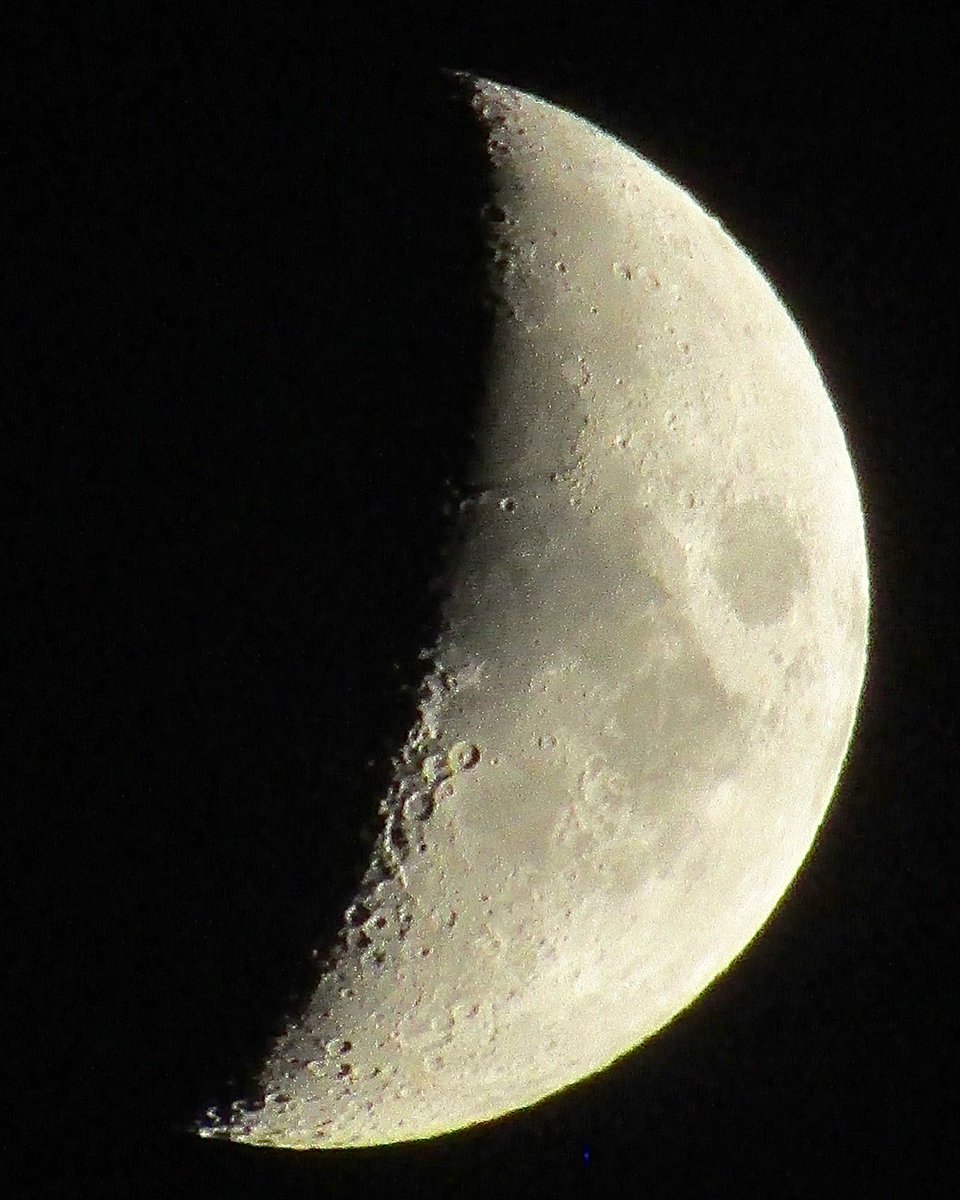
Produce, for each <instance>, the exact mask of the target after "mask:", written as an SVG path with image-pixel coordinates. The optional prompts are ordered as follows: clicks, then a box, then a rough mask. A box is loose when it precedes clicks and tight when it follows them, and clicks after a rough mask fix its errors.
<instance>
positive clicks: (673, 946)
mask: <svg viewBox="0 0 960 1200" xmlns="http://www.w3.org/2000/svg"><path fill="white" fill-rule="evenodd" d="M471 79H472V77H471ZM472 87H473V91H474V96H473V106H474V109H475V112H476V114H477V117H478V119H480V120H481V121H482V122H483V123H484V126H485V128H486V130H487V134H488V151H489V157H490V161H491V164H492V169H493V176H494V185H495V191H496V195H495V201H496V205H495V208H494V210H493V211H492V213H491V214H490V218H489V230H490V233H489V236H490V243H491V247H492V254H491V267H490V271H491V283H492V285H493V287H494V289H495V292H496V295H497V298H498V299H497V318H496V331H495V336H494V345H493V350H492V355H491V359H490V368H489V378H488V381H487V394H488V397H489V402H488V404H487V406H486V415H485V422H484V428H483V429H482V431H481V435H480V437H479V440H478V446H479V451H478V453H477V456H476V461H475V464H474V473H473V478H472V481H471V482H472V484H473V485H474V486H473V489H472V491H471V492H470V495H471V499H470V500H469V502H466V503H465V504H464V506H463V507H464V512H463V525H462V537H461V540H460V542H459V550H458V553H457V555H456V558H455V560H454V565H453V567H452V571H451V575H450V581H449V598H448V601H447V603H446V608H445V611H444V622H443V630H442V633H441V635H440V637H439V638H438V640H437V643H436V645H435V646H433V647H432V648H430V652H429V658H430V668H429V671H428V673H427V675H426V678H425V681H424V686H423V693H422V701H421V705H420V709H419V719H418V720H417V722H416V724H415V726H414V727H413V728H412V729H411V731H410V734H409V737H408V739H407V742H406V744H405V745H404V746H403V747H402V748H401V749H400V750H399V752H398V754H397V756H396V759H395V762H394V774H393V782H392V784H391V786H390V788H389V791H388V794H387V795H386V796H385V797H384V798H383V800H382V802H381V805H380V812H381V817H382V832H381V834H380V837H379V841H378V843H377V847H376V851H375V854H374V857H373V861H372V862H371V864H370V868H369V870H368V872H367V873H366V876H365V877H364V879H363V881H362V884H361V886H360V889H359V891H358V894H357V896H356V899H355V901H354V903H353V904H352V905H351V906H350V908H349V909H348V911H347V912H346V913H345V914H344V919H343V927H342V933H341V936H340V939H339V942H338V945H337V947H336V949H335V950H334V951H333V952H332V953H331V955H330V956H329V959H328V960H327V961H326V962H325V963H324V964H323V966H324V969H323V972H322V976H321V978H320V980H319V983H318V986H317V989H316V993H315V995H314V996H313V998H312V1000H311V1001H310V1003H309V1005H308V1006H307V1008H306V1010H305V1011H304V1012H303V1013H302V1014H300V1015H299V1016H298V1018H297V1019H296V1020H295V1021H293V1022H292V1023H291V1024H290V1027H289V1028H288V1029H287V1030H286V1032H285V1033H284V1035H283V1036H282V1037H281V1038H279V1040H278V1041H277V1043H276V1045H275V1046H274V1047H273V1049H272V1052H271V1053H270V1055H269V1058H268V1060H267V1061H266V1063H265V1065H264V1067H263V1070H262V1074H261V1077H260V1085H261V1087H262V1096H261V1097H258V1098H257V1100H256V1101H254V1102H248V1103H244V1102H240V1103H237V1104H235V1105H234V1106H233V1108H232V1110H231V1111H230V1112H229V1113H227V1114H225V1115H223V1116H217V1115H216V1114H214V1113H212V1112H211V1114H209V1116H210V1119H209V1122H208V1123H205V1124H204V1125H203V1126H202V1127H201V1128H200V1130H199V1132H200V1133H201V1134H203V1135H206V1136H222V1137H227V1138H230V1139H232V1140H234V1141H239V1142H252V1143H258V1144H264V1145H271V1146H282V1147H292V1148H297V1149H310V1148H317V1147H345V1146H365V1145H373V1144H381V1143H389V1142H396V1141H403V1140H409V1139H418V1138H427V1137H432V1136H435V1135H438V1134H441V1133H445V1132H448V1131H450V1130H453V1129H457V1128H462V1127H464V1126H468V1125H472V1124H475V1123H477V1122H482V1121H488V1120H491V1119H493V1118H496V1117H498V1116H501V1115H502V1114H504V1113H507V1112H509V1111H512V1110H515V1109H518V1108H522V1107H525V1106H528V1105H531V1104H533V1103H535V1102H537V1101H538V1100H540V1099H542V1098H543V1097H546V1096H548V1095H550V1094H551V1093H554V1092H556V1091H558V1090H560V1089H562V1088H564V1087H567V1086H568V1085H570V1084H571V1083H573V1082H575V1081H577V1080H580V1079H582V1078H584V1077H586V1076H589V1075H591V1074H593V1073H594V1072H597V1071H599V1070H601V1069H602V1068H603V1067H605V1066H606V1065H607V1064H609V1063H611V1062H612V1061H613V1060H614V1059H616V1058H618V1057H619V1056H621V1055H623V1054H625V1053H626V1052H628V1051H629V1050H631V1049H632V1048H633V1047H635V1046H637V1045H639V1044H640V1043H642V1042H644V1041H645V1040H646V1039H648V1038H650V1037H651V1036H652V1035H653V1034H655V1033H656V1031H657V1030H658V1029H660V1028H661V1027H662V1026H663V1025H665V1024H666V1023H667V1022H669V1021H670V1020H671V1019H672V1018H673V1017H674V1016H676V1014H678V1013H679V1012H681V1011H682V1010H683V1009H684V1008H686V1007H687V1006H688V1005H689V1004H691V1003H692V1002H693V1001H694V1000H695V999H696V997H697V996H698V995H699V994H700V993H701V992H702V991H703V990H704V988H706V987H707V985H708V984H709V983H710V982H711V980H713V979H714V978H715V977H716V976H717V975H718V974H719V973H720V972H722V971H724V970H725V969H726V968H727V967H728V966H729V965H730V964H731V962H732V961H733V960H734V959H735V958H736V957H737V956H738V955H739V954H740V953H741V952H742V951H743V950H744V948H745V947H746V946H747V944H748V943H749V942H750V941H751V939H753V938H754V937H755V935H756V934H757V932H758V931H759V930H760V928H761V927H762V926H763V925H764V923H765V922H766V921H767V919H768V917H769V916H770V914H771V912H772V911H773V909H774V908H775V906H776V905H777V903H778V901H779V899H780V898H781V897H782V896H783V894H784V892H785V891H786V889H787V888H788V887H789V885H790V882H791V880H792V879H793V877H794V875H795V874H796V872H797V870H798V868H799V867H800V865H801V863H802V862H803V860H804V858H805V856H806V855H807V853H808V851H809V849H810V847H811V845H812V843H813V840H814V838H815V835H816V832H817V829H818V827H819V825H820V823H821V821H822V820H823V817H824V814H825V812H826V809H827V807H828V804H829V802H830V799H831V796H832V794H833V792H834V790H835V787H836V784H837V781H838V778H839V775H840V772H841V770H842V767H843V763H844V759H845V756H846V754H847V751H848V747H849V744H850V740H851V737H852V733H853V730H854V725H855V721H856V714H857V708H858V703H859V697H860V693H861V689H862V685H863V680H864V673H865V665H866V655H867V641H868V569H867V556H866V547H865V538H864V522H863V514H862V511H861V506H860V500H859V494H858V488H857V483H856V477H855V473H854V470H853V466H852V464H851V460H850V456H849V453H848V450H847V447H846V444H845V440H844V436H843V432H842V429H841V426H840V423H839V421H838V418H837V415H836V413H835V411H834V408H833V405H832V404H831V401H830V398H829V396H828V394H827V392H826V390H825V387H824V383H823V381H822V379H821V376H820V374H819V372H818V369H817V366H816V364H815V362H814V359H813V357H812V355H811V352H810V350H809V349H808V347H807V345H806V343H805V341H804V339H803V337H802V335H801V333H800V332H799V331H798V329H797V327H796V325H795V324H794V322H793V320H792V319H791V317H790V316H789V314H788V313H787V311H786V310H785V308H784V306H783V304H782V303H781V301H780V300H779V298H778V297H777V295H776V294H775V292H774V291H773V289H772V288H771V286H770V284H769V283H768V282H767V281H766V280H765V279H764V277H763V276H762V275H761V273H760V271H759V270H758V269H757V267H756V266H755V265H754V263H753V262H752V261H751V260H750V258H749V257H748V256H747V254H746V253H745V252H744V251H743V250H742V249H740V248H739V246H737V245H736V243H735V242H734V241H733V240H732V239H731V237H730V236H729V235H728V234H727V233H726V232H725V231H724V229H723V228H722V227H721V226H720V224H719V223H718V222H717V221H716V220H715V219H714V218H712V217H711V216H709V215H708V214H707V213H706V212H704V211H703V209H702V208H701V207H700V206H699V205H698V204H697V203H696V202H695V201H694V199H692V197H691V196H690V195H689V194H688V193H687V192H685V191H684V190H683V189H682V188H681V187H679V186H678V185H677V184H676V183H674V182H672V181H671V180H670V179H668V178H667V177H666V176H664V175H663V174H662V173H661V172H660V171H659V170H657V168H656V167H654V166H653V165H651V164H650V163H649V162H647V161H645V160H644V159H643V158H641V157H639V156H638V155H637V154H636V153H635V152H634V151H632V150H631V149H630V148H628V147H627V146H625V145H623V144H622V143H620V142H618V141H617V140H615V139H614V138H613V137H611V136H610V135H608V134H606V133H604V132H603V131H601V130H599V129H597V128H595V127H594V126H592V125H591V124H589V123H587V122H586V121H584V120H582V119H580V118H578V117H577V116H575V115H573V114H572V113H570V112H567V111H565V110H563V109H561V108H558V107H556V106H554V105H552V104H550V103H547V102H546V101H544V100H542V99H540V98H538V97H535V96H532V95H529V94H526V93H524V92H521V91H517V90H515V89H512V88H509V87H505V86H502V85H500V84H497V83H493V82H491V81H489V80H483V79H472Z"/></svg>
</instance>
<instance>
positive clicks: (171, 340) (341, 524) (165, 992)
mask: <svg viewBox="0 0 960 1200" xmlns="http://www.w3.org/2000/svg"><path fill="white" fill-rule="evenodd" d="M242 52H243V51H242V45H241V46H238V47H237V50H236V53H238V54H240V53H242ZM233 54H234V48H233V45H232V43H231V47H230V49H229V51H225V53H224V55H223V56H222V57H221V58H220V59H217V61H214V60H213V59H211V60H210V61H208V62H204V63H202V64H201V63H196V64H195V65H194V66H193V67H185V66H184V65H183V63H181V61H180V58H179V57H176V58H171V59H170V61H169V63H165V61H164V59H163V57H162V56H161V57H158V59H157V60H156V62H157V64H159V65H158V66H157V70H158V71H160V70H161V68H162V69H163V72H164V73H163V75H162V76H159V75H158V76H157V77H154V76H151V75H149V74H148V75H147V76H145V77H144V78H140V76H139V75H138V73H137V63H136V62H134V63H132V64H127V65H125V66H124V68H123V70H122V71H121V70H120V68H118V73H117V76H116V78H114V77H113V76H112V75H111V77H110V78H109V79H106V80H104V82H103V90H102V95H98V94H96V91H97V89H96V81H94V80H92V79H91V80H90V81H87V82H85V83H84V87H83V88H82V89H81V91H82V93H83V95H82V97H81V99H80V100H79V101H78V110H77V114H76V129H75V131H68V133H65V134H64V138H65V140H64V143H63V163H64V171H65V173H67V174H69V171H70V170H71V169H72V167H71V159H72V156H73V155H74V154H75V155H76V164H75V165H76V177H77V180H78V183H77V192H78V193H79V192H80V191H81V190H82V189H81V188H80V184H79V181H80V180H83V181H84V182H83V188H86V187H87V186H88V183H89V189H90V192H89V195H88V196H85V197H83V199H84V200H88V201H89V204H86V203H81V198H80V197H79V196H78V195H75V194H74V192H73V191H72V190H68V191H65V192H64V193H63V196H64V197H66V196H69V197H71V202H72V207H70V208H69V209H67V208H65V209H64V210H63V212H62V213H60V214H59V215H60V216H62V218H63V219H62V220H60V221H58V220H56V219H55V216H54V215H52V216H51V217H50V220H49V221H48V222H38V223H37V224H36V226H35V227H34V226H33V225H32V224H31V226H30V233H29V235H28V238H27V244H25V245H24V246H23V247H22V250H23V255H24V259H25V261H26V262H28V263H30V264H32V267H31V272H30V273H31V278H32V286H33V288H34V291H35V295H36V298H37V299H38V301H39V302H38V304H37V307H36V312H37V316H36V326H35V329H34V335H35V338H36V344H37V347H38V349H37V356H38V362H37V372H36V378H37V379H38V380H41V381H43V380H45V379H46V380H49V381H50V384H49V386H50V387H53V386H54V385H55V384H56V386H58V387H61V388H62V389H63V391H64V393H65V395H64V396H63V403H62V404H60V403H59V402H58V403H57V404H53V403H51V404H50V405H48V406H47V405H39V404H38V405H37V406H36V408H35V410H34V411H32V412H30V413H29V414H28V413H27V408H29V406H25V407H24V418H23V420H24V430H23V437H24V443H25V444H27V442H28V440H29V439H30V437H31V436H32V435H33V434H35V435H36V440H37V446H38V447H39V450H38V455H37V461H38V462H40V461H42V462H43V464H44V471H45V480H46V482H45V483H43V484H41V483H40V482H39V480H37V481H34V480H31V481H30V484H29V487H27V488H26V489H25V491H24V495H25V496H26V497H27V501H26V504H27V507H26V510H25V514H24V519H23V522H22V528H23V530H24V531H25V533H24V535H23V539H22V541H23V547H22V555H23V564H24V578H32V579H35V580H36V581H38V582H37V588H38V599H37V600H36V601H35V603H34V611H33V613H32V614H31V620H30V625H31V627H33V625H34V624H35V625H36V628H37V629H38V630H45V631H47V632H45V633H44V634H43V636H42V637H41V635H40V634H39V633H38V635H37V641H36V644H35V645H25V647H24V650H25V654H26V658H27V661H26V663H25V665H24V668H23V679H24V680H29V681H30V684H29V687H30V688H31V689H32V690H31V691H30V693H29V695H28V694H27V693H26V692H25V694H24V700H23V702H22V704H21V715H22V720H23V722H24V729H25V730H26V729H29V731H30V734H29V736H30V739H31V740H32V744H33V746H34V747H35V749H34V751H33V752H32V753H33V760H34V761H35V762H36V763H37V764H39V765H38V767H37V768H36V769H37V770H38V772H39V774H38V775H37V780H38V782H37V785H36V796H37V804H36V809H35V812H33V813H31V814H25V815H24V819H25V821H33V820H35V821H36V828H35V830H33V831H31V835H30V837H29V838H27V839H26V840H25V842H24V845H25V847H26V849H25V851H24V861H29V862H33V861H34V860H35V859H36V854H37V851H36V847H37V846H42V847H43V855H42V868H41V867H40V866H39V865H38V867H37V871H38V875H37V878H38V880H40V881H41V882H42V885H43V895H44V899H43V903H42V904H40V905H39V908H40V910H41V912H40V915H39V916H38V918H37V919H38V934H37V939H36V943H35V945H34V946H33V947H32V948H31V949H30V951H29V954H28V955H27V958H25V959H24V962H30V964H31V966H30V972H28V973H33V974H34V975H35V979H36V980H42V981H43V982H42V985H41V984H37V988H36V1003H37V1008H38V1012H39V1014H40V1018H41V1023H42V1026H43V1028H44V1040H45V1055H46V1061H48V1062H50V1063H58V1062H59V1063H66V1062H70V1063H74V1064H75V1063H82V1064H84V1066H83V1072H82V1073H81V1072H80V1070H79V1068H77V1069H76V1070H75V1071H74V1074H73V1078H74V1079H76V1080H78V1081H82V1088H83V1094H82V1095H81V1094H80V1092H79V1091H78V1092H77V1093H76V1094H73V1093H70V1094H69V1095H67V1096H65V1097H60V1099H61V1100H62V1101H63V1106H64V1111H67V1110H69V1111H73V1110H77V1111H80V1110H81V1109H86V1106H87V1104H88V1102H91V1103H92V1104H93V1108H92V1111H95V1112H96V1113H97V1121H98V1123H101V1122H102V1123H103V1125H104V1130H106V1129H108V1128H109V1127H111V1125H112V1123H113V1122H116V1129H117V1130H118V1131H119V1130H120V1129H122V1130H123V1136H125V1137H128V1136H130V1134H129V1131H130V1130H131V1129H138V1128H140V1127H141V1126H142V1125H143V1123H144V1119H145V1113H146V1112H148V1111H149V1113H150V1116H149V1121H150V1123H151V1124H152V1126H153V1127H154V1128H165V1127H169V1126H174V1125H176V1124H178V1123H179V1124H181V1125H182V1126H183V1127H187V1126H189V1125H190V1123H191V1122H192V1121H193V1119H194V1118H195V1117H196V1115H197V1108H198V1105H201V1104H203V1103H204V1102H205V1101H206V1102H210V1101H213V1100H218V1101H219V1100H224V1101H226V1100H229V1099H232V1098H233V1096H234V1095H236V1094H237V1093H238V1092H240V1091H243V1090H244V1089H245V1086H246V1084H247V1082H248V1079H247V1078H246V1077H247V1076H249V1077H251V1078H252V1076H253V1074H254V1073H255V1071H256V1069H257V1068H258V1067H259V1065H260V1063H261V1062H262V1059H263V1055H264V1053H265V1052H266V1050H267V1048H268V1046H269V1044H270V1042H271V1040H272V1039H273V1037H274V1036H275V1035H276V1034H277V1033H278V1032H280V1031H281V1030H282V1028H283V1025H284V1021H285V1019H286V1018H287V1017H288V1016H289V1015H290V1014H291V1013H292V1012H295V1011H296V1010H297V1009H298V1008H299V1007H300V1006H301V1005H302V1003H303V1001H304V1000H305V998H306V997H307V996H308V995H309V994H310V993H311V992H312V989H313V986H314V983H315V974H316V966H315V963H313V961H312V960H311V959H310V951H311V949H312V948H313V947H315V946H317V945H321V946H322V945H324V944H326V943H328V942H330V941H331V940H332V939H333V937H334V936H335V934H336V932H337V930H338V928H339V925H340V921H341V918H342V914H343V911H344V908H345V906H346V904H347V903H348V901H349V900H350V898H351V897H352V896H353V894H354V892H355V890H356V887H357V885H358V882H359V880H360V878H361V877H362V875H363V873H364V871H365V870H366V867H367V865H368V863H369V859H370V853H371V847H372V845H373V844H374V841H375V838H376V837H377V835H378V833H379V818H378V813H377V803H378V799H379V796H380V795H381V794H382V792H383V790H384V788H385V787H386V784H387V781H388V777H389V771H390V756H391V754H392V753H393V751H394V750H395V748H396V746H397V745H398V744H402V742H403V740H404V738H405V737H406V735H407V732H408V730H409V728H410V724H411V722H412V720H413V719H414V717H415V713H416V705H417V688H418V686H419V683H420V680H421V677H422V672H423V662H422V659H421V658H420V657H419V656H420V651H421V649H422V647H423V646H424V645H425V644H429V643H430V642H431V641H432V640H433V638H434V637H435V635H436V629H437V625H438V622H439V615H438V614H439V604H440V601H441V595H440V593H439V592H438V591H437V589H436V588H435V587H434V586H433V583H434V580H435V578H436V576H437V574H438V571H439V569H440V565H441V564H440V562H439V560H438V556H437V547H438V546H440V545H442V544H443V543H444V542H445V541H446V540H447V536H448V533H449V529H450V522H451V519H452V514H453V512H454V511H455V509H456V504H457V501H458V499H459V497H460V494H461V487H462V485H463V484H464V482H465V479H464V475H465V470H466V462H467V460H468V458H469V456H470V453H471V441H470V430H471V429H472V427H473V424H474V414H475V411H476V408H477V407H478V405H479V403H480V401H481V399H482V392H483V364H484V362H485V361H486V357H487V353H488V348H487V343H488V339H489V324H490V314H489V311H488V309H487V308H486V307H485V305H484V296H483V284H484V280H485V273H484V272H485V249H484V246H483V242H482V230H481V228H480V226H479V224H478V222H477V220H476V213H477V212H478V211H479V210H480V209H481V208H482V207H483V205H484V204H485V203H486V202H487V200H488V199H489V191H488V186H487V163H486V155H485V147H484V137H483V133H482V131H481V130H479V129H478V128H477V126H476V123H475V122H474V121H473V120H472V119H471V118H470V116H469V114H468V113H467V112H466V110H465V107H464V106H462V105H457V104H451V103H450V95H451V92H455V91H456V90H457V85H455V84H454V83H453V82H452V81H449V80H443V79H440V80H438V79H437V78H436V77H435V75H434V73H433V71H432V70H430V71H429V72H427V71H425V72H424V73H423V74H422V75H419V74H416V73H415V72H414V71H412V70H410V69H408V68H399V67H398V68H392V67H390V66H389V65H388V64H386V63H381V64H380V65H379V66H378V69H377V70H376V71H375V72H369V73H368V72H361V73H351V72H345V73H343V75H342V76H337V77H336V78H335V79H331V82H330V84H329V85H325V84H324V83H323V81H322V79H321V77H320V74H318V72H317V70H316V69H315V66H314V65H311V66H310V67H309V69H307V68H305V69H304V72H303V74H302V75H300V74H298V68H297V66H296V64H299V63H301V62H302V61H304V47H303V45H291V46H290V47H289V53H287V52H284V53H283V54H281V55H280V56H279V57H277V56H276V55H274V54H271V53H266V54H264V55H263V56H262V57H261V54H260V48H259V47H258V46H254V45H253V44H251V46H250V48H249V55H250V58H249V61H246V62H242V63H241V62H239V61H236V62H235V61H233V58H232V56H233ZM215 57H216V56H215ZM278 61H282V62H284V63H289V64H291V75H290V77H289V78H287V77H284V78H283V79H282V80H281V79H278V78H271V72H274V71H276V64H277V62H278ZM166 67H169V70H166ZM348 76H350V77H349V78H348ZM241 78H245V79H248V80H249V83H250V86H249V90H247V89H246V88H243V89H241V90H238V87H237V84H238V80H239V79H241ZM88 84H89V87H88ZM399 113H414V114H415V127H416V128H415V133H413V132H412V131H411V126H410V124H409V123H408V122H407V121H405V120H399V119H398V114H399ZM72 128H73V127H71V130H72ZM75 136H76V139H79V140H77V142H76V146H74V140H75ZM87 136H89V137H90V138H91V142H90V145H89V148H88V147H87V145H86V143H85V142H84V141H83V139H84V138H85V137H87ZM59 153H60V152H59V151H58V155H57V157H56V158H55V160H54V161H55V162H57V163H59V162H60V157H59ZM71 186H72V185H71ZM52 194H53V193H51V195H52ZM51 204H52V205H53V207H52V208H51V213H52V214H55V215H56V214H58V212H59V210H58V209H57V208H56V206H55V204H54V202H53V201H51ZM32 237H35V238H36V244H32V243H31V242H30V238H32ZM68 368H69V370H68ZM58 371H60V372H62V373H63V376H64V377H61V375H59V374H57V372H58ZM67 375H69V378H68V379H67V378H65V376H67ZM39 386H42V387H44V388H45V387H47V386H48V385H47V383H46V382H42V383H41V384H40V385H39ZM34 423H35V425H34ZM41 585H42V586H41ZM44 639H46V640H44ZM26 686H27V685H26V684H24V687H25V688H26ZM25 761H27V758H26V757H25ZM368 764H372V765H368ZM33 769H34V768H33V767H30V770H33ZM37 862H38V864H39V862H40V860H37ZM31 869H32V868H31ZM53 880H56V881H57V886H56V889H55V890H56V891H57V893H58V894H59V895H61V896H62V897H63V898H64V899H63V902H62V904H59V905H58V902H57V898H56V897H55V896H52V897H50V898H49V902H48V898H47V888H48V882H47V881H53ZM25 954H27V951H26V950H25ZM27 994H28V995H29V994H30V993H29V990H28V992H27ZM65 997H72V1002H66V1001H65V999H64V998H65ZM66 1077H67V1078H68V1079H69V1077H70V1073H69V1072H67V1076H66ZM77 1086H78V1087H79V1086H80V1083H78V1085H77ZM94 1094H96V1095H97V1096H100V1097H108V1098H109V1099H103V1100H102V1101H101V1102H95V1101H91V1097H93V1096H94ZM45 1095H46V1093H45ZM47 1098H48V1099H49V1097H47ZM65 1124H66V1125H69V1124H70V1122H69V1120H66V1118H65ZM77 1129H78V1130H82V1131H84V1133H83V1136H86V1135H87V1134H89V1132H90V1124H89V1122H83V1121H81V1122H79V1123H78V1124H77ZM77 1136H80V1135H79V1134H78V1135H77ZM103 1137H104V1144H106V1142H107V1141H109V1138H108V1134H107V1132H104V1133H103Z"/></svg>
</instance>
